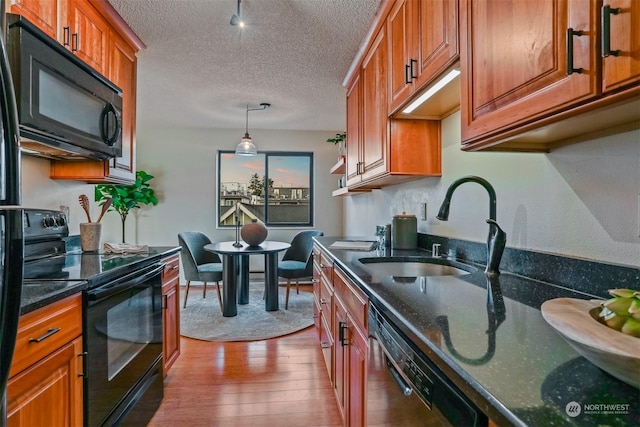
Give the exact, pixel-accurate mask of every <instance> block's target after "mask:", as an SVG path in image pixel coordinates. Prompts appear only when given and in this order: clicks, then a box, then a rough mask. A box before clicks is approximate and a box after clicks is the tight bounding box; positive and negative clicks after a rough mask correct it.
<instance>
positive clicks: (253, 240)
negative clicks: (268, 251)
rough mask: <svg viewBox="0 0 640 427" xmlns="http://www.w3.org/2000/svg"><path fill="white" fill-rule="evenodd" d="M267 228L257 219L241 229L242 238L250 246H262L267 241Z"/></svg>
mask: <svg viewBox="0 0 640 427" xmlns="http://www.w3.org/2000/svg"><path fill="white" fill-rule="evenodd" d="M267 234H268V230H267V227H265V225H264V224H263V223H261V222H258V220H257V219H252V220H251V222H250V223H248V224H245V225H243V226H242V228H241V229H240V236H241V237H242V240H244V241H245V243H247V244H248V245H249V246H260V243H262V242H264V241H265V240H266V239H267Z"/></svg>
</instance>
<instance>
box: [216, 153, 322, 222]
mask: <svg viewBox="0 0 640 427" xmlns="http://www.w3.org/2000/svg"><path fill="white" fill-rule="evenodd" d="M226 154H232V155H234V156H235V151H234V150H218V152H217V159H216V160H217V173H216V175H217V180H216V228H219V229H230V228H233V227H235V225H234V224H224V223H222V221H221V219H222V218H221V216H222V214H223V210H222V209H221V208H222V205H221V202H222V180H221V176H220V175H221V170H222V164H223V161H224V160H223V156H224V155H226ZM258 155H264V182H265V188H263V192H264V194H265V195H266V197H265V203H264V224H265V225H266V226H267V227H270V228H313V227H314V224H315V217H314V206H315V185H314V184H315V183H314V169H315V165H314V153H313V152H312V151H282V150H277V151H271V150H266V151H258ZM270 157H271V158H274V157H304V158H308V159H309V171H308V172H309V190H308V195H309V221H307V222H272V221H270V220H269V209H270V208H269V205H270V204H269V199H270V197H269V191H268V189H267V186H268V182H269V179H270V178H269V158H270ZM246 158H247V159H251V157H246ZM248 172H250V171H248ZM248 184H249V182H247V185H248ZM278 188H281V187H278ZM225 206H226V205H225ZM241 225H242V224H241Z"/></svg>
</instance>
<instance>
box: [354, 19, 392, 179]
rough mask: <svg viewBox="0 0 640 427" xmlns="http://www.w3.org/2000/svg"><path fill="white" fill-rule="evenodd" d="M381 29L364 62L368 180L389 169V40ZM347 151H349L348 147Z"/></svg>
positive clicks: (363, 158) (365, 175)
mask: <svg viewBox="0 0 640 427" xmlns="http://www.w3.org/2000/svg"><path fill="white" fill-rule="evenodd" d="M385 34H386V32H385V27H384V26H382V28H380V31H379V32H378V35H377V36H376V38H375V39H374V41H373V43H372V44H371V47H370V48H369V51H368V53H367V55H366V56H365V58H364V61H363V63H362V77H361V78H362V153H361V156H360V158H361V162H362V163H361V166H360V173H361V174H362V180H363V181H364V180H367V179H369V178H372V177H374V176H376V175H379V174H381V173H384V172H385V171H386V170H387V129H388V128H387V123H388V115H387V109H388V104H387V59H388V55H387V39H386V37H385ZM347 149H348V148H347Z"/></svg>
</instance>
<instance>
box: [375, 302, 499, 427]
mask: <svg viewBox="0 0 640 427" xmlns="http://www.w3.org/2000/svg"><path fill="white" fill-rule="evenodd" d="M367 374H368V375H367V425H369V426H373V425H393V426H415V425H428V426H447V425H453V426H465V427H467V426H473V427H476V426H477V427H481V426H486V425H487V424H488V421H487V417H486V416H485V415H484V414H483V413H482V412H481V411H480V410H479V409H478V408H477V407H476V406H475V405H474V404H473V403H472V402H471V401H469V399H467V398H466V397H465V396H464V395H463V394H462V393H461V392H460V391H459V390H457V388H456V387H455V386H454V385H453V384H451V383H450V382H449V381H447V379H446V377H445V376H444V375H443V374H442V373H441V372H439V371H438V370H437V368H436V367H435V366H433V364H432V363H430V362H429V361H428V360H427V358H426V357H424V355H421V354H419V352H418V351H416V350H415V349H414V348H413V347H412V346H411V345H410V344H409V342H408V340H407V339H405V338H404V337H403V335H402V333H401V332H399V331H397V330H396V329H395V328H394V326H393V325H392V324H391V322H389V320H388V319H387V318H386V317H384V316H383V315H382V313H380V311H379V310H378V309H376V308H375V307H374V306H373V305H371V306H370V307H369V363H368V371H367Z"/></svg>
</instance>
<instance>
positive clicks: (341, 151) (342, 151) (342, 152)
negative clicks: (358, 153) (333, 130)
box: [336, 141, 347, 157]
mask: <svg viewBox="0 0 640 427" xmlns="http://www.w3.org/2000/svg"><path fill="white" fill-rule="evenodd" d="M336 146H337V147H338V156H339V157H346V155H347V143H346V141H340V142H338V143H337V144H336Z"/></svg>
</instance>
